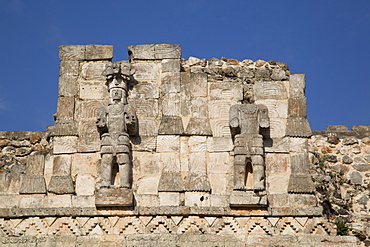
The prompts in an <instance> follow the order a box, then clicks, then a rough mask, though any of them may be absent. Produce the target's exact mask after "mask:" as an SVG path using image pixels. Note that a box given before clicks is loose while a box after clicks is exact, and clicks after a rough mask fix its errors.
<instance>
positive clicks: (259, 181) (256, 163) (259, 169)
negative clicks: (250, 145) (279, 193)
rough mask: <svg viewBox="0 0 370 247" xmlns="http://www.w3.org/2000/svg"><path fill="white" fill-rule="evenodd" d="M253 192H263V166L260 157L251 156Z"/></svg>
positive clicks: (261, 157)
mask: <svg viewBox="0 0 370 247" xmlns="http://www.w3.org/2000/svg"><path fill="white" fill-rule="evenodd" d="M252 166H253V180H254V187H253V189H254V191H261V190H265V165H264V161H263V156H262V155H253V156H252Z"/></svg>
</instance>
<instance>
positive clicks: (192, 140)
mask: <svg viewBox="0 0 370 247" xmlns="http://www.w3.org/2000/svg"><path fill="white" fill-rule="evenodd" d="M187 145H188V150H189V151H190V153H195V152H205V151H207V137H206V136H196V135H193V136H190V137H189V138H188V140H187ZM190 155H191V154H190Z"/></svg>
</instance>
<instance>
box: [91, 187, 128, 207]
mask: <svg viewBox="0 0 370 247" xmlns="http://www.w3.org/2000/svg"><path fill="white" fill-rule="evenodd" d="M132 202H133V194H132V189H126V188H100V189H99V190H97V191H96V192H95V205H96V206H97V207H113V206H120V207H128V206H131V205H132Z"/></svg>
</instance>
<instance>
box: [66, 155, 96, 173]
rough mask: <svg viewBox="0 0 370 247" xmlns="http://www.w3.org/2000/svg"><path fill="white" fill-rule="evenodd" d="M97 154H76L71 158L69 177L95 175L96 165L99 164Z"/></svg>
mask: <svg viewBox="0 0 370 247" xmlns="http://www.w3.org/2000/svg"><path fill="white" fill-rule="evenodd" d="M99 159H100V154H99V153H76V154H73V157H72V167H71V175H72V177H75V176H76V175H77V174H90V175H92V176H96V175H97V165H98V164H97V163H98V162H99Z"/></svg>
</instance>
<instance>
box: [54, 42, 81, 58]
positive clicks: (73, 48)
mask: <svg viewBox="0 0 370 247" xmlns="http://www.w3.org/2000/svg"><path fill="white" fill-rule="evenodd" d="M58 49H59V59H60V60H75V61H82V60H85V54H86V47H85V46H84V45H62V46H59V47H58Z"/></svg>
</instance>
